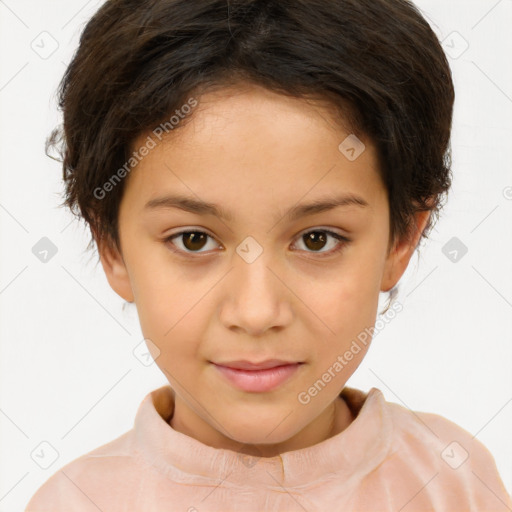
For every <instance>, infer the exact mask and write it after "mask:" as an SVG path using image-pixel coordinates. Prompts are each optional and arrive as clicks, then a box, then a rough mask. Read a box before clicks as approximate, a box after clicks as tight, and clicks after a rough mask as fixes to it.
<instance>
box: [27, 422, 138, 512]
mask: <svg viewBox="0 0 512 512" xmlns="http://www.w3.org/2000/svg"><path fill="white" fill-rule="evenodd" d="M133 435H134V432H133V430H130V431H128V432H125V433H124V434H123V435H121V436H119V437H118V438H116V439H114V440H113V441H111V442H109V443H106V444H104V445H102V446H100V447H98V448H96V449H94V450H92V451H90V452H88V453H86V454H84V455H82V456H80V457H78V458H77V459H75V460H73V461H71V462H70V463H68V464H66V465H65V466H63V467H62V468H61V469H59V470H58V471H57V472H55V473H54V474H53V475H52V476H51V477H50V478H49V479H48V480H47V481H46V482H44V484H43V485H42V486H41V487H39V489H37V491H36V492H35V494H34V495H33V496H32V498H31V499H30V501H29V503H28V504H27V506H26V508H25V512H50V511H51V512H60V511H66V512H89V511H91V512H92V511H94V512H97V511H98V509H100V510H112V507H111V506H110V504H109V502H108V499H109V496H111V495H112V489H113V487H114V486H115V488H116V489H118V488H119V485H120V484H119V482H123V484H122V485H123V486H124V485H127V486H129V485H130V484H131V483H132V482H130V480H134V475H135V474H136V471H135V469H136V466H137V465H138V464H140V461H139V460H138V458H137V456H136V453H135V452H134V449H133Z"/></svg>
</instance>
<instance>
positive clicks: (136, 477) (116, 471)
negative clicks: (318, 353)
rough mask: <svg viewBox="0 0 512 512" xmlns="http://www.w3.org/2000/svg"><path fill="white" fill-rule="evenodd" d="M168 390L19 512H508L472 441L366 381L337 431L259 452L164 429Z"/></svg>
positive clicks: (486, 458)
mask: <svg viewBox="0 0 512 512" xmlns="http://www.w3.org/2000/svg"><path fill="white" fill-rule="evenodd" d="M173 396H174V395H173V390H172V388H171V387H170V386H169V385H166V386H163V387H161V388H159V389H156V390H155V391H153V392H151V393H149V394H148V395H147V396H146V398H145V399H144V400H143V401H142V403H141V405H140V407H139V409H138V411H137V415H136V417H135V423H134V427H133V428H132V429H131V430H129V431H128V432H126V433H124V434H123V435H121V436H120V437H118V438H117V439H115V440H113V441H111V442H109V443H107V444H105V445H103V446H101V447H99V448H96V449H95V450H93V451H91V452H89V453H87V454H85V455H82V456H81V457H79V458H77V459H76V460H74V461H72V462H70V463H69V464H67V465H66V466H64V467H63V468H62V469H60V470H59V471H57V472H56V473H55V474H54V475H53V476H52V477H51V478H49V479H48V480H47V481H46V482H45V483H44V484H43V485H42V486H41V487H40V488H39V489H38V491H37V492H36V494H35V495H34V496H33V497H32V499H31V501H30V502H29V504H28V505H27V508H26V509H25V510H26V512H50V511H51V512H86V511H87V512H93V511H94V512H98V511H103V512H121V511H122V512H139V511H140V512H160V511H162V512H163V511H166V512H174V511H180V512H206V511H218V512H229V511H235V510H236V511H254V512H256V511H257V512H262V511H279V512H284V511H299V512H304V511H307V512H314V511H334V510H336V511H338V510H340V511H343V512H350V511H356V510H357V511H358V512H361V511H370V510H371V511H381V512H385V511H393V512H398V511H400V512H411V511H427V510H428V511H433V510H435V511H439V512H441V511H446V512H457V511H477V510H478V511H486V512H490V511H496V512H499V511H501V512H505V511H507V510H508V511H510V510H512V500H511V499H510V496H509V495H508V494H507V492H506V490H505V488H504V486H503V483H502V481H501V479H500V477H499V475H498V472H497V469H496V465H495V462H494V459H493V458H492V456H491V454H490V453H489V452H488V450H487V449H486V448H485V447H484V446H483V445H482V444H481V443H480V442H479V441H478V440H476V439H474V438H473V437H472V436H471V434H469V433H468V432H466V431H465V430H463V429H462V428H461V427H459V426H457V425H455V424H454V423H452V422H450V421H448V420H447V419H445V418H443V417H441V416H438V415H435V414H430V413H424V412H412V411H410V410H408V409H406V408H404V407H402V406H401V405H398V404H396V403H393V402H387V401H386V400H385V399H384V396H383V394H382V392H381V391H380V390H378V389H377V388H372V389H371V390H370V391H369V393H368V394H365V393H363V392H362V391H359V390H357V389H354V388H347V387H346V388H345V389H344V390H343V392H342V393H341V396H342V397H343V399H344V400H345V401H346V402H347V404H348V406H349V407H350V409H351V410H352V412H353V414H354V416H355V419H354V421H352V423H351V424H350V425H349V426H348V427H347V428H346V429H345V430H344V431H342V432H340V433H339V434H337V435H335V436H333V437H331V438H329V439H327V440H325V441H322V442H321V443H318V444H316V445H314V446H310V447H308V448H304V449H301V450H294V451H291V452H286V453H283V454H281V455H279V456H275V457H270V458H258V457H252V456H249V455H241V454H238V453H236V452H234V451H231V450H224V449H217V448H213V447H210V446H207V445H205V444H203V443H201V442H199V441H197V440H196V439H193V438H191V437H189V436H187V435H185V434H182V433H180V432H177V431H175V430H174V429H173V428H172V427H171V426H170V425H169V424H168V423H167V421H168V420H169V419H170V417H171V416H172V413H173V406H174V398H173Z"/></svg>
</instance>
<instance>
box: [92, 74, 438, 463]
mask: <svg viewBox="0 0 512 512" xmlns="http://www.w3.org/2000/svg"><path fill="white" fill-rule="evenodd" d="M331 112H332V109H329V107H328V106H327V105H326V104H324V103H320V102H312V101H305V100H303V99H296V98H288V97H286V96H282V95H278V94H275V93H273V92H270V91H268V90H266V89H263V88H260V87H258V86H255V85H250V84H243V85H240V84H239V85H237V86H233V87H231V88H230V89H224V90H222V91H217V92H215V93H207V94H205V95H203V96H202V97H201V98H200V103H199V105H198V106H197V107H196V108H195V109H194V110H193V112H192V116H191V118H190V119H188V120H187V123H185V124H184V125H183V126H182V127H180V128H179V129H178V130H176V131H175V132H170V133H169V134H168V135H166V136H165V138H164V139H163V141H162V143H159V144H158V145H157V147H155V148H154V149H152V150H151V151H150V153H149V154H148V155H147V156H146V157H144V159H143V160H142V161H141V162H140V163H139V164H138V165H137V166H136V167H135V168H134V169H133V170H132V171H131V173H130V174H129V176H128V177H127V178H126V179H127V183H126V188H125V191H124V195H123V199H122V202H121V205H120V211H119V233H120V241H121V250H120V251H117V250H116V249H114V248H113V247H110V246H109V245H108V244H105V243H100V242H98V248H99V253H100V259H101V262H102V265H103V268H104V270H105V273H106V276H107V279H108V281H109V283H110V285H111V287H112V289H113V290H114V291H115V292H116V293H117V294H119V295H120V296H121V297H122V298H123V299H125V300H126V301H128V302H134V303H135V304H136V307H137V311H138V315H139V319H140V323H141V329H142V332H143V334H144V337H145V338H149V339H150V340H151V341H152V343H153V344H154V345H155V346H156V347H158V350H159V351H160V353H159V355H158V354H156V352H155V354H156V355H157V357H156V363H157V365H158V366H159V367H160V369H161V370H162V371H163V373H164V374H165V376H166V377H167V379H168V381H169V383H170V384H171V386H172V387H173V389H174V390H175V392H176V397H175V409H174V414H173V417H172V419H171V420H170V425H171V426H172V427H173V428H174V429H175V430H177V431H179V432H182V433H184V434H186V435H189V436H191V437H193V438H195V439H197V440H199V441H201V442H202V443H204V444H207V445H209V446H212V447H215V448H225V449H231V450H234V451H239V452H245V453H253V454H258V455H261V456H265V457H270V456H275V455H277V454H280V453H284V452H287V451H291V450H297V449H301V448H306V447H309V446H312V445H314V444H316V443H319V442H321V441H323V440H325V439H328V438H330V437H332V436H333V435H336V434H338V433H340V432H342V431H343V430H344V429H345V428H347V426H348V425H350V423H351V421H353V419H354V418H353V417H352V415H351V413H350V410H349V409H348V407H347V405H346V403H345V402H344V400H343V399H342V398H341V397H339V393H340V392H341V390H342V389H343V387H344V385H345V383H346V381H347V380H348V378H349V377H350V376H351V375H352V373H353V372H354V371H355V370H356V368H357V367H358V365H359V364H360V363H361V361H362V359H363V358H364V356H365V355H366V352H367V349H368V347H369V344H368V345H367V346H366V347H364V346H362V350H361V351H360V352H359V353H358V354H356V355H354V357H353V359H352V360H351V361H350V362H348V364H347V365H346V366H344V367H343V370H342V371H339V372H337V373H336V376H335V377H334V378H332V379H331V381H330V382H329V383H328V384H327V385H326V386H325V387H324V389H323V390H322V391H321V392H319V393H318V394H317V396H315V397H314V398H311V400H310V401H309V403H308V404H301V403H300V402H299V400H298V398H297V397H298V394H299V393H300V392H303V391H307V390H308V388H310V387H311V386H312V385H313V384H314V383H315V382H316V381H317V380H318V379H319V378H321V376H322V374H324V373H325V372H326V371H327V370H328V368H329V367H331V366H332V365H333V363H334V362H335V361H336V358H337V357H338V355H342V354H344V353H345V351H346V350H347V349H348V348H349V347H350V345H351V343H352V342H353V340H355V339H356V338H357V335H358V334H359V333H360V332H362V331H364V330H365V328H370V327H371V326H374V324H375V320H376V315H377V308H378V299H379V293H380V292H385V291H388V290H390V289H391V288H392V287H393V286H395V284H396V283H397V282H398V280H399V279H400V277H401V276H402V274H403V273H404V271H405V270H406V268H407V265H408V263H409V260H410V258H411V256H412V254H413V252H414V250H415V248H416V246H417V243H418V240H419V237H420V234H421V232H422V231H423V229H424V228H425V226H426V223H427V221H428V216H429V214H430V212H420V213H417V214H416V216H415V218H414V222H413V224H412V228H413V229H412V230H411V232H410V236H408V237H405V239H402V240H397V241H396V242H395V243H394V244H393V245H392V247H391V249H390V250H389V251H388V249H389V247H390V246H389V245H388V243H389V204H388V200H387V194H386V189H385V187H384V185H383V183H382V181H381V179H380V178H379V175H378V173H377V165H378V161H377V156H376V152H375V148H374V146H373V145H372V143H371V141H369V140H366V139H362V140H363V142H364V143H365V145H366V149H365V151H364V152H363V153H362V154H361V155H360V156H359V157H358V158H357V159H356V160H354V161H349V160H348V159H347V158H346V157H345V156H344V155H343V154H342V153H341V152H340V150H339V149H338V145H339V144H340V143H341V142H342V141H343V140H344V139H345V138H346V137H347V136H348V135H349V134H350V132H348V131H346V130H343V129H341V127H340V126H339V124H335V122H334V119H332V114H331ZM147 135H148V134H142V135H141V136H140V138H139V139H138V140H137V141H135V144H134V148H137V147H140V145H141V144H142V143H143V142H144V140H146V137H147ZM360 138H361V137H360ZM348 192H351V193H353V194H357V195H359V196H362V197H363V198H364V199H365V200H366V201H367V202H368V203H369V206H368V207H365V208H361V207H358V206H354V205H349V206H343V207H338V208H335V209H332V210H329V211H324V212H320V213H315V214H313V215H309V216H305V217H302V218H299V219H296V220H293V221H291V220H289V219H288V218H287V217H285V216H284V212H286V211H287V210H288V208H290V207H292V206H295V205H297V204H298V203H300V204H302V203H306V202H310V201H313V200H315V199H318V198H322V197H324V196H328V195H330V196H332V195H333V194H338V193H348ZM171 193H173V194H183V195H188V196H191V197H193V198H195V199H201V200H203V201H208V202H211V203H215V204H217V205H220V206H221V207H222V208H224V209H225V210H227V211H229V212H231V213H232V215H233V218H232V219H231V220H224V219H220V218H217V217H215V216H212V215H199V214H197V213H190V212H186V211H183V210H180V209H177V208H161V209H155V210H151V211H149V210H148V211H145V208H144V205H145V204H146V202H148V201H149V200H151V199H153V198H155V197H160V196H163V195H166V194H171ZM327 228H329V229H330V230H332V231H334V232H336V233H339V234H341V235H344V236H346V237H347V238H349V239H350V240H351V241H350V242H349V243H347V244H346V245H344V247H343V249H342V250H341V251H340V252H333V251H334V249H336V247H338V244H339V243H340V242H338V241H337V240H336V239H335V238H333V237H332V236H330V235H329V236H328V237H327V239H326V241H325V242H324V243H323V244H322V243H320V242H318V241H317V242H316V245H314V244H313V245H311V244H309V245H307V244H306V241H305V237H304V234H305V233H309V232H311V231H313V230H316V232H317V235H318V234H324V235H326V234H325V229H327ZM187 229H188V230H189V231H194V230H195V231H198V230H200V231H203V232H206V233H207V234H208V235H210V237H207V238H206V239H205V240H204V243H203V245H201V244H197V242H196V245H194V244H193V243H191V242H190V237H188V238H187V237H184V236H179V237H176V238H174V239H173V241H166V240H165V239H166V237H169V236H170V235H173V234H176V233H177V232H178V231H184V230H187ZM322 229H323V230H322ZM318 231H320V233H318ZM248 236H251V237H253V238H254V239H255V240H256V241H257V243H258V244H259V246H261V248H262V250H263V252H262V253H261V254H260V255H259V257H257V258H256V259H255V260H254V261H253V262H251V263H248V262H247V261H245V260H244V259H243V258H242V257H240V256H239V254H238V253H237V252H236V249H237V247H238V246H240V245H241V243H242V242H243V241H244V240H245V239H246V237H248ZM173 242H174V247H175V248H176V250H180V249H181V250H182V251H184V253H183V254H182V255H180V254H177V253H175V252H173V251H172V250H171V247H172V246H173ZM242 246H243V244H242ZM194 251H195V252H194ZM187 252H188V253H187ZM325 255H327V256H325ZM322 256H324V257H322ZM274 358H276V359H284V360H289V361H301V362H304V364H302V365H301V366H300V367H299V370H298V371H297V372H296V373H295V374H294V375H293V376H292V377H291V378H290V379H289V380H288V381H286V382H285V383H284V384H282V385H281V386H280V387H278V388H277V389H275V390H272V391H269V392H262V393H249V392H245V391H242V390H240V389H237V388H235V387H234V386H233V385H231V384H230V383H229V382H228V381H227V380H226V379H225V378H224V377H223V375H221V374H220V372H219V371H218V370H217V369H216V368H215V366H214V365H212V364H211V363H210V361H216V362H226V361H233V360H236V359H248V360H253V361H262V360H265V359H274Z"/></svg>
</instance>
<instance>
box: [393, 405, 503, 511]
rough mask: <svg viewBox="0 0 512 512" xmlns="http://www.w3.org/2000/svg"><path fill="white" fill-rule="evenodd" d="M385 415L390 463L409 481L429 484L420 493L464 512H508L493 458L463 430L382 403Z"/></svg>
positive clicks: (429, 415) (431, 416) (433, 416)
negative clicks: (390, 433) (461, 507)
mask: <svg viewBox="0 0 512 512" xmlns="http://www.w3.org/2000/svg"><path fill="white" fill-rule="evenodd" d="M386 410H387V413H388V414H389V415H390V417H391V420H392V424H393V432H394V434H393V442H392V445H391V449H390V450H391V453H390V459H389V460H390V463H391V465H392V466H395V467H396V468H401V470H402V471H404V472H407V473H408V475H409V477H410V478H411V479H412V480H414V479H416V481H418V482H423V483H424V484H426V483H427V482H429V483H428V485H426V486H425V489H424V491H423V492H425V493H426V494H431V495H432V496H433V497H435V499H439V496H441V495H442V496H444V498H443V499H445V500H447V501H450V500H453V503H454V504H455V503H459V504H460V505H462V504H463V503H464V504H467V507H468V510H496V511H498V510H504V511H505V510H509V509H510V508H512V501H511V500H510V496H509V495H508V493H507V491H506V489H505V487H504V485H503V482H502V480H501V478H500V476H499V473H498V470H497V467H496V463H495V461H494V458H493V456H492V455H491V453H490V452H489V450H488V449H487V448H486V447H485V446H484V445H483V444H482V442H480V441H479V440H478V439H476V438H475V437H474V436H473V435H471V434H470V433H469V432H468V431H467V430H465V429H463V428H462V427H460V426H459V425H457V424H456V423H454V422H452V421H450V420H448V419H447V418H444V417H443V416H440V415H438V414H434V413H430V412H420V411H412V410H410V409H407V408H406V407H403V406H401V405H399V404H396V403H393V402H386ZM426 477H428V478H426ZM430 482H431V483H430Z"/></svg>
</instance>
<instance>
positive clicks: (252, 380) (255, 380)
mask: <svg viewBox="0 0 512 512" xmlns="http://www.w3.org/2000/svg"><path fill="white" fill-rule="evenodd" d="M212 364H213V366H214V367H215V368H216V369H217V370H218V371H219V372H220V373H221V375H222V376H223V377H224V378H225V379H227V381H228V382H229V383H230V384H232V385H234V386H235V387H237V388H238V389H241V390H243V391H247V392H250V393H263V392H268V391H272V390H274V389H276V388H278V387H279V386H281V385H282V384H283V383H284V382H286V381H287V380H288V379H290V378H291V377H292V375H294V374H295V373H296V372H297V371H298V369H299V367H300V366H301V365H302V364H304V363H302V362H291V361H281V360H277V359H273V360H268V361H262V362H260V363H254V362H251V361H230V362H226V363H213V362H212Z"/></svg>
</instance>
